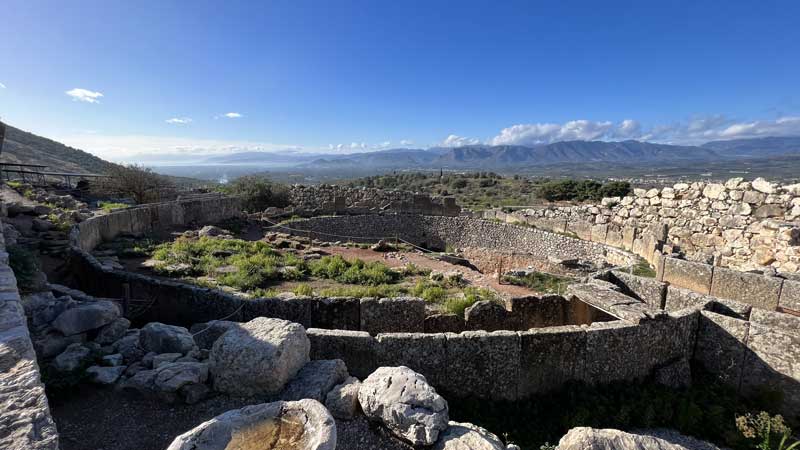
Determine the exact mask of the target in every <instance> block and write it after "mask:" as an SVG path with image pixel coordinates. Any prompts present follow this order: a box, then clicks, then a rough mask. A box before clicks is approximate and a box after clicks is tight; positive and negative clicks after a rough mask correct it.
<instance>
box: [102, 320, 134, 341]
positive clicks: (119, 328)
mask: <svg viewBox="0 0 800 450" xmlns="http://www.w3.org/2000/svg"><path fill="white" fill-rule="evenodd" d="M130 327H131V321H130V320H128V319H126V318H124V317H120V318H119V319H116V320H114V321H113V322H111V323H109V324H108V325H106V326H104V327H103V328H101V329H100V332H99V333H97V337H96V338H95V339H94V341H95V342H97V343H98V344H100V345H108V344H113V343H114V342H116V341H118V340H120V339H122V337H123V336H125V332H126V331H128V328H130Z"/></svg>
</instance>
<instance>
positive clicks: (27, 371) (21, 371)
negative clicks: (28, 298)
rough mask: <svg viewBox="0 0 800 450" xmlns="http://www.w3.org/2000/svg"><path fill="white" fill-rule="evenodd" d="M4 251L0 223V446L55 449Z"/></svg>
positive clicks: (50, 420) (52, 428)
mask: <svg viewBox="0 0 800 450" xmlns="http://www.w3.org/2000/svg"><path fill="white" fill-rule="evenodd" d="M0 225H2V224H0ZM5 250H6V246H5V239H4V238H3V234H2V226H0V430H2V431H0V448H3V449H9V450H28V449H37V450H38V449H43V450H44V449H47V450H58V431H57V430H56V425H55V422H53V418H52V417H51V416H50V408H49V406H48V403H47V397H46V396H45V392H44V384H42V381H41V376H40V374H39V365H38V364H37V363H36V353H35V352H34V350H33V344H32V343H31V339H30V335H29V334H28V321H27V318H26V317H25V311H24V310H23V308H22V304H21V302H20V296H19V292H18V291H17V280H16V278H15V277H14V273H13V272H12V270H11V268H10V267H9V266H8V253H6V251H5Z"/></svg>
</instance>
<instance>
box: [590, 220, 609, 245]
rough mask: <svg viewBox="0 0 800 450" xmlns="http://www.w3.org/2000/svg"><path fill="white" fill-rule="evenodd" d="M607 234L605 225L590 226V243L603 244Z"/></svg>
mask: <svg viewBox="0 0 800 450" xmlns="http://www.w3.org/2000/svg"><path fill="white" fill-rule="evenodd" d="M607 232H608V225H606V224H599V225H594V226H592V235H591V241H592V242H598V243H600V244H605V242H606V233H607Z"/></svg>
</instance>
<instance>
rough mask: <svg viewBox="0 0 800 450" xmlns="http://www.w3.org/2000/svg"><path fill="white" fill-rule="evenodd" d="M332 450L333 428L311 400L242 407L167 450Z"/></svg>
mask: <svg viewBox="0 0 800 450" xmlns="http://www.w3.org/2000/svg"><path fill="white" fill-rule="evenodd" d="M232 449H241V450H256V449H257V450H335V449H336V424H335V422H334V420H333V417H331V415H330V414H329V413H328V411H327V410H326V409H325V407H324V406H322V405H321V404H320V403H319V402H317V401H315V400H300V401H296V402H274V403H263V404H260V405H251V406H246V407H244V408H241V409H235V410H232V411H228V412H226V413H224V414H221V415H219V416H217V417H214V418H213V419H211V420H209V421H207V422H203V423H202V424H200V425H199V426H197V427H196V428H194V429H192V430H190V431H188V432H186V433H184V434H182V435H180V436H178V437H177V438H175V440H174V441H172V444H170V446H169V447H168V448H167V450H232Z"/></svg>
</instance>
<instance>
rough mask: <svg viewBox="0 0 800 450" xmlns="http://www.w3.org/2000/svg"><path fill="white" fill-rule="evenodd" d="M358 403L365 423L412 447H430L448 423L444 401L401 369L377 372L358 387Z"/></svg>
mask: <svg viewBox="0 0 800 450" xmlns="http://www.w3.org/2000/svg"><path fill="white" fill-rule="evenodd" d="M358 402H359V403H360V404H361V409H362V410H363V411H364V414H365V415H366V416H367V418H368V419H370V420H372V421H376V422H380V423H382V424H383V425H385V426H386V427H387V428H388V429H389V430H390V431H391V432H392V433H393V434H395V435H396V436H398V437H401V438H403V439H405V440H407V441H409V442H410V443H411V444H413V445H432V444H433V443H434V442H436V439H438V437H439V433H441V432H442V431H444V430H445V429H446V428H447V422H448V420H449V416H448V408H447V401H446V400H445V399H444V398H442V396H440V395H439V394H437V393H436V390H435V389H433V387H432V386H431V385H429V384H428V381H427V380H426V379H425V377H424V376H423V375H421V374H419V373H416V372H414V371H413V370H411V369H409V368H408V367H405V366H400V367H380V368H378V370H376V371H375V372H373V373H372V374H371V375H370V376H369V377H367V379H365V380H364V382H363V383H362V384H361V387H360V388H359V390H358Z"/></svg>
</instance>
